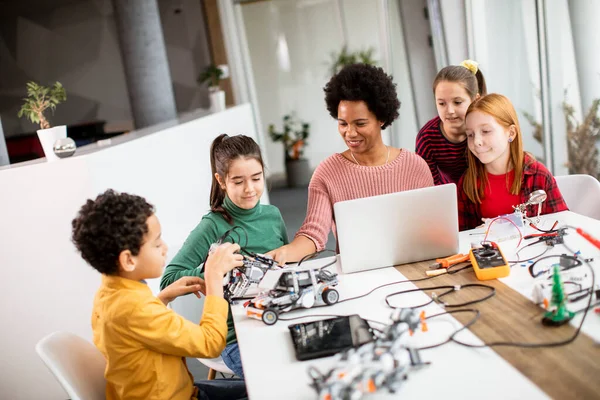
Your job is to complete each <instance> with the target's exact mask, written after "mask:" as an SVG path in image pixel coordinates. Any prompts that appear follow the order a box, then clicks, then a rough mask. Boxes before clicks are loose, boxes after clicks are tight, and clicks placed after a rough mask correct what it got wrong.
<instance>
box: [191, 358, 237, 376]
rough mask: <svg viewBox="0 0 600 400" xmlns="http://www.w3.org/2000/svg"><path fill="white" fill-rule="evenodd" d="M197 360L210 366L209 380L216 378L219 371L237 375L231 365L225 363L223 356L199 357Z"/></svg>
mask: <svg viewBox="0 0 600 400" xmlns="http://www.w3.org/2000/svg"><path fill="white" fill-rule="evenodd" d="M197 360H198V361H200V362H201V363H202V364H204V365H206V366H207V367H208V379H209V380H212V379H215V377H216V376H217V372H220V373H222V374H229V375H235V372H233V371H232V370H230V369H229V367H228V366H227V365H225V362H224V361H223V359H222V358H221V356H219V357H217V358H198V359H197Z"/></svg>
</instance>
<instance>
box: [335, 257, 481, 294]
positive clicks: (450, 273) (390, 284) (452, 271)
mask: <svg viewBox="0 0 600 400" xmlns="http://www.w3.org/2000/svg"><path fill="white" fill-rule="evenodd" d="M471 267H472V265H471V264H469V265H466V266H464V267H462V268H459V269H455V270H450V268H451V267H448V268H447V269H446V270H447V274H448V275H454V274H456V273H458V272H460V271H463V270H465V269H468V268H471ZM442 275H443V274H442ZM442 275H433V276H426V277H424V278H418V279H405V280H403V281H396V282H390V283H386V284H383V285H380V286H377V287H375V288H374V289H371V290H369V291H368V292H367V293H364V294H361V295H358V296H354V297H349V298H347V299H342V300H340V301H338V302H337V304H339V303H343V302H345V301H350V300H356V299H361V298H363V297H367V296H368V295H370V294H371V293H373V292H375V291H376V290H379V289H382V288H384V287H388V286H392V285H399V284H401V283H408V282H422V281H426V280H429V279H433V278H436V277H438V276H442Z"/></svg>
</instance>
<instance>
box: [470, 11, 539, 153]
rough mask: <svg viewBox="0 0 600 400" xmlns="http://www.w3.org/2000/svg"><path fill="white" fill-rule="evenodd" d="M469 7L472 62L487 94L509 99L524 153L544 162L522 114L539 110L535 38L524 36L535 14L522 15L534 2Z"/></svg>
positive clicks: (533, 22)
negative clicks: (521, 138)
mask: <svg viewBox="0 0 600 400" xmlns="http://www.w3.org/2000/svg"><path fill="white" fill-rule="evenodd" d="M471 4H472V10H471V11H472V17H473V34H474V37H473V40H474V51H475V54H474V59H475V60H476V61H477V62H479V66H480V68H481V70H482V72H483V74H484V76H485V79H486V84H487V88H488V93H501V94H503V95H505V96H507V97H508V98H509V99H510V100H511V102H512V103H513V106H514V107H515V110H516V112H517V114H518V117H519V122H520V125H521V130H522V133H523V145H524V147H525V150H526V151H529V152H531V153H533V154H534V155H535V156H536V157H539V158H542V159H543V158H544V152H543V148H542V146H541V144H539V143H538V142H537V141H536V140H535V139H534V138H533V129H532V127H531V125H530V124H529V123H528V122H527V120H526V119H525V117H524V116H523V111H526V112H528V113H529V114H532V115H536V113H539V111H540V109H541V107H540V99H539V97H538V96H537V95H536V93H538V92H539V88H540V81H539V66H538V59H537V54H538V53H537V48H538V47H537V46H538V45H537V37H536V36H532V35H528V34H526V33H528V32H530V29H531V26H536V15H535V13H529V12H526V13H524V12H523V9H525V8H526V7H527V6H531V5H535V0H523V1H521V0H505V1H495V0H489V1H488V0H486V1H483V0H481V1H472V2H471ZM528 9H529V8H528ZM507 27H510V29H507ZM500 32H501V34H500ZM531 55H535V57H531ZM540 118H541V116H540Z"/></svg>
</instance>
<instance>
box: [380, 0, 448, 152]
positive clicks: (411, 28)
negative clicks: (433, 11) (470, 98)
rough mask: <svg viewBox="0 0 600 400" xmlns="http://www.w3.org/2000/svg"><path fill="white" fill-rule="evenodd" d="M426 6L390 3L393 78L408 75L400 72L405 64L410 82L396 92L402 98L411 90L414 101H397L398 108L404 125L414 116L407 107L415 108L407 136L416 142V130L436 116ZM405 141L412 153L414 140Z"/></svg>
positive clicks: (423, 0)
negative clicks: (398, 103) (399, 103)
mask: <svg viewBox="0 0 600 400" xmlns="http://www.w3.org/2000/svg"><path fill="white" fill-rule="evenodd" d="M426 6H427V0H418V1H414V0H413V1H401V0H396V1H391V2H390V18H391V21H392V22H391V23H390V29H391V40H392V45H393V52H392V56H393V58H394V60H395V61H396V62H395V63H394V75H395V76H399V77H404V76H407V77H408V73H403V71H406V67H405V65H409V66H410V78H411V80H409V81H408V82H403V83H404V84H403V85H398V90H399V92H400V95H399V97H400V98H402V97H405V98H406V97H407V95H406V94H407V92H410V91H411V87H412V88H413V90H414V99H411V100H414V103H413V101H410V100H409V101H408V102H405V101H402V100H401V101H402V107H401V109H400V110H401V118H402V122H404V121H403V120H405V119H407V118H411V114H412V115H414V114H415V113H414V112H412V113H411V112H407V111H408V110H410V107H411V104H414V106H415V109H416V115H417V120H416V121H415V125H416V128H414V127H412V129H409V131H410V132H411V133H412V132H413V131H414V130H415V129H416V131H417V132H414V135H411V134H409V135H410V136H413V139H416V134H417V133H418V130H419V129H420V128H421V127H422V126H423V125H425V123H426V122H427V121H429V120H430V119H432V118H433V117H435V116H436V115H437V110H436V108H435V101H434V98H433V92H432V89H431V86H432V83H433V80H434V79H435V75H436V74H437V69H436V66H435V57H434V52H433V47H432V46H430V44H429V36H430V35H431V28H430V25H429V21H427V20H426V19H425V14H424V8H425V7H426ZM402 39H404V41H405V43H406V47H407V48H406V49H405V48H404V43H403V40H402ZM396 64H397V65H396ZM407 72H408V71H407ZM402 122H401V123H402ZM409 135H407V136H409ZM407 139H408V138H407ZM408 142H409V141H408V140H407V141H406V142H405V143H406V144H405V147H408V148H409V149H411V150H414V147H415V141H414V140H413V142H412V143H408Z"/></svg>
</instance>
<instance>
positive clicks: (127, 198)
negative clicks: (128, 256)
mask: <svg viewBox="0 0 600 400" xmlns="http://www.w3.org/2000/svg"><path fill="white" fill-rule="evenodd" d="M152 214H154V207H153V206H152V205H151V204H149V203H148V202H146V200H145V199H144V198H143V197H140V196H135V195H132V194H128V193H118V192H116V191H114V190H112V189H109V190H107V191H105V192H104V193H102V194H100V195H99V196H98V197H96V199H95V200H90V199H88V201H87V202H86V203H85V204H84V205H83V207H81V210H79V214H78V215H77V217H75V219H74V220H73V222H72V223H71V224H72V226H73V237H72V240H73V243H74V244H75V247H77V250H79V252H81V256H82V257H83V259H84V260H85V261H87V262H88V263H89V264H90V265H91V266H92V267H93V268H94V269H96V270H98V271H99V272H101V273H103V274H107V275H116V274H117V272H118V271H119V265H118V264H119V254H121V252H122V251H124V250H129V251H131V253H132V254H133V255H138V254H139V251H140V248H141V247H142V244H143V239H144V235H145V234H146V233H148V226H147V224H146V220H147V219H148V218H149V217H150V216H151V215H152Z"/></svg>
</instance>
